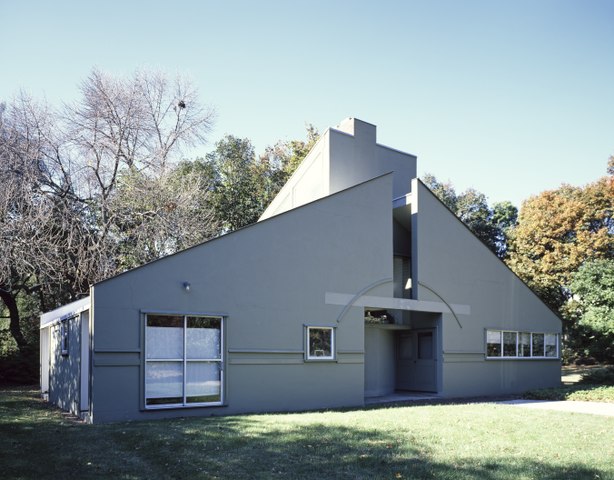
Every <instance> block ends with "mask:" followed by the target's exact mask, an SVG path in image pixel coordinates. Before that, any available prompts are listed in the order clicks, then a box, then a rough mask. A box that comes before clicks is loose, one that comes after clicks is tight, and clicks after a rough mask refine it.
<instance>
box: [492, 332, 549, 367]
mask: <svg viewBox="0 0 614 480" xmlns="http://www.w3.org/2000/svg"><path fill="white" fill-rule="evenodd" d="M489 333H498V334H499V336H500V337H499V338H500V345H499V355H497V356H493V355H489V353H488V345H489V344H493V345H495V343H494V342H489V341H488V336H489ZM506 333H508V334H509V333H515V334H516V355H514V356H512V355H505V350H504V345H505V341H504V339H505V334H506ZM523 334H524V335H529V352H528V353H529V354H528V355H521V349H520V343H521V341H520V338H521V335H523ZM536 335H541V336H542V337H543V340H542V350H543V355H534V354H533V339H534V336H536ZM552 336H554V338H555V342H556V344H555V346H556V350H555V355H554V356H553V355H547V354H546V352H547V350H546V338H547V337H550V338H551V337H552ZM484 345H485V348H484V358H485V359H486V360H560V358H561V334H560V333H554V332H543V331H538V332H531V331H527V330H506V329H500V328H487V329H485V330H484ZM550 345H551V346H552V344H550Z"/></svg>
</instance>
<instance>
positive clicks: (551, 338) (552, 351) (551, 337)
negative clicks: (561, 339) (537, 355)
mask: <svg viewBox="0 0 614 480" xmlns="http://www.w3.org/2000/svg"><path fill="white" fill-rule="evenodd" d="M545 343H546V357H556V344H557V338H556V334H550V333H549V334H546V335H545Z"/></svg>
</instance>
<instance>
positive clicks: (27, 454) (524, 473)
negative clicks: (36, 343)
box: [0, 389, 614, 480]
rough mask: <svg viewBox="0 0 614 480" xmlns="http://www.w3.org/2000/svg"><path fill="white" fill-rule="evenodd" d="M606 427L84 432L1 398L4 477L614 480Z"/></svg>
mask: <svg viewBox="0 0 614 480" xmlns="http://www.w3.org/2000/svg"><path fill="white" fill-rule="evenodd" d="M612 458H614V418H609V417H598V416H594V415H580V414H570V413H564V412H550V411H529V410H526V409H521V408H517V407H512V406H507V405H496V404H465V405H432V406H402V407H394V408H374V409H365V410H353V411H333V412H315V413H302V414H279V415H245V416H235V417H225V418H219V417H215V418H198V419H195V418H190V419H176V420H165V421H156V422H134V423H117V424H111V425H84V424H80V423H77V422H75V421H74V420H71V419H70V418H69V417H67V416H65V415H63V414H61V413H60V412H58V411H57V410H55V409H52V408H50V407H48V406H46V405H45V404H44V403H43V402H42V401H40V400H38V399H37V392H36V391H35V390H23V389H12V390H10V389H4V390H0V465H2V473H1V474H0V475H2V478H11V479H13V478H15V479H19V478H24V479H25V478H32V479H34V478H54V479H56V478H80V479H81V478H82V479H89V478H123V479H132V478H152V479H155V478H186V479H188V478H189V479H193V478H197V479H199V478H203V479H209V478H224V479H225V478H232V479H237V478H238V479H241V478H250V479H251V478H254V479H269V478H291V479H292V480H300V479H346V478H347V479H378V478H382V479H402V478H403V479H410V478H416V479H474V478H475V479H478V478H479V479H484V480H503V479H510V480H511V479H514V480H518V479H540V480H541V479H545V480H554V479H556V480H560V479H574V480H575V479H599V480H604V479H610V480H612V479H614V462H612Z"/></svg>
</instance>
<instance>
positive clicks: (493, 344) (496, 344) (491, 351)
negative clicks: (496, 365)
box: [486, 330, 501, 357]
mask: <svg viewBox="0 0 614 480" xmlns="http://www.w3.org/2000/svg"><path fill="white" fill-rule="evenodd" d="M486 356H488V357H500V356H501V332H497V331H494V330H488V331H487V332H486Z"/></svg>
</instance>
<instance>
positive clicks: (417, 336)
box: [41, 119, 561, 423]
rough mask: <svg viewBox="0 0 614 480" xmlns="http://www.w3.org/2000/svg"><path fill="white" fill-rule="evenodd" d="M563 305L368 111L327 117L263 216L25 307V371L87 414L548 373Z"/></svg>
mask: <svg viewBox="0 0 614 480" xmlns="http://www.w3.org/2000/svg"><path fill="white" fill-rule="evenodd" d="M560 334H561V321H560V319H559V318H558V317H557V316H556V315H555V314H554V313H553V312H552V311H550V310H549V309H548V308H547V307H546V305H545V304H544V303H543V302H541V300H539V298H538V297H537V296H536V295H535V294H534V293H533V292H532V291H531V290H530V289H529V288H528V287H527V286H526V285H525V284H524V283H523V282H522V281H521V280H520V279H519V278H518V277H516V275H514V274H513V273H512V272H511V271H510V270H509V268H508V267H507V266H506V265H505V264H504V263H503V262H502V261H501V260H500V259H498V258H497V257H496V256H495V255H494V254H493V253H492V252H491V251H490V250H489V249H488V248H487V247H486V246H485V245H484V244H483V243H482V242H480V241H479V240H478V239H477V238H476V237H475V236H474V235H473V234H472V233H471V232H470V231H469V230H468V229H467V227H466V226H465V225H464V224H463V223H462V222H461V221H460V220H459V219H458V218H456V216H455V215H454V214H453V213H452V212H450V211H449V210H448V209H447V208H446V207H445V206H444V205H443V204H442V203H441V202H440V201H439V200H438V199H437V198H436V197H435V196H434V195H433V194H432V193H431V192H430V190H429V189H428V188H427V187H426V186H425V185H424V184H422V183H421V182H420V181H419V180H418V179H417V178H416V157H415V156H413V155H410V154H406V153H403V152H399V151H398V150H394V149H391V148H389V147H386V146H382V145H379V144H377V142H376V127H375V126H374V125H371V124H368V123H366V122H362V121H360V120H357V119H346V120H344V121H343V122H342V123H341V124H340V125H339V126H338V127H337V128H334V129H332V128H331V129H329V130H327V131H326V132H325V133H324V134H323V135H322V137H321V138H320V139H319V141H318V142H317V143H316V145H315V147H314V148H313V149H312V151H311V152H310V153H309V154H308V155H307V157H306V158H305V160H304V161H303V162H302V164H301V165H300V166H299V168H298V169H297V170H296V172H295V173H294V174H293V175H292V177H291V178H290V179H289V181H288V182H287V184H286V185H285V186H284V187H283V188H282V189H281V191H280V192H279V194H278V195H277V197H276V198H275V199H274V200H273V202H272V203H271V205H270V206H269V207H268V208H267V210H266V211H265V212H264V214H263V215H262V217H261V219H260V220H259V221H258V222H257V223H255V224H253V225H250V226H248V227H246V228H243V229H240V230H238V231H236V232H233V233H230V234H227V235H224V236H222V237H219V238H216V239H214V240H211V241H208V242H206V243H203V244H200V245H197V246H194V247H192V248H190V249H187V250H184V251H182V252H179V253H177V254H174V255H171V256H168V257H165V258H162V259H160V260H157V261H155V262H152V263H149V264H147V265H144V266H142V267H139V268H136V269H133V270H130V271H127V272H125V273H122V274H120V275H118V276H115V277H113V278H110V279H107V280H104V281H102V282H99V283H96V284H95V285H93V286H92V287H91V290H90V296H89V297H88V298H86V299H83V300H80V301H78V302H75V303H73V304H70V305H67V306H65V307H62V308H60V309H58V310H55V311H53V312H49V313H47V314H45V315H43V316H42V317H41V386H42V389H43V394H45V395H47V396H48V399H49V401H50V402H52V403H54V404H56V405H58V406H60V407H61V408H63V409H65V410H69V411H71V412H73V413H76V414H78V415H81V416H82V417H84V418H86V419H88V420H89V421H91V422H96V423H99V422H109V421H118V420H133V419H155V418H165V417H175V416H201V415H227V414H236V413H242V412H268V411H293V410H308V409H319V408H334V407H348V406H362V405H364V404H365V401H366V399H367V401H370V400H371V399H372V398H373V397H386V396H389V395H391V394H393V393H398V392H405V393H407V392H410V393H411V392H428V393H429V394H431V395H434V396H438V397H448V398H449V397H462V396H475V395H502V394H508V393H519V392H522V391H524V390H527V389H532V388H538V387H550V386H555V385H558V384H560V368H561V367H560V346H559V345H560Z"/></svg>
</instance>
